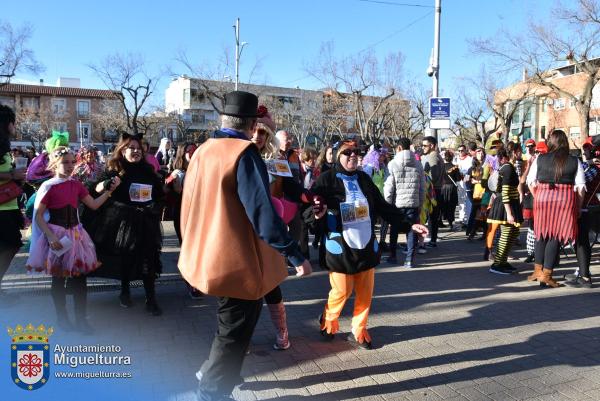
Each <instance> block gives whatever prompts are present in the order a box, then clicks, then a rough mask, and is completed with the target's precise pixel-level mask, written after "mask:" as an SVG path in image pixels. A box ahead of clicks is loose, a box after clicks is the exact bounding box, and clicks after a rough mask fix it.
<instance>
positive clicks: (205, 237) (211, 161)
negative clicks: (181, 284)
mask: <svg viewBox="0 0 600 401" xmlns="http://www.w3.org/2000/svg"><path fill="white" fill-rule="evenodd" d="M257 106H258V98H257V97H256V96H255V95H254V94H252V93H248V92H242V91H235V92H231V93H228V94H227V95H226V96H225V106H224V109H223V111H222V113H221V114H222V116H221V129H220V130H218V131H216V132H215V133H214V134H213V135H212V138H211V139H209V140H208V141H206V142H205V143H204V144H203V145H202V146H201V147H200V148H199V149H198V150H197V151H196V152H195V153H194V156H193V157H192V159H191V161H190V165H189V167H188V169H187V172H186V178H185V181H186V185H185V186H184V190H183V199H182V205H181V233H182V237H183V243H182V245H181V254H180V257H179V269H180V271H181V274H182V276H183V277H184V278H185V280H186V281H187V282H189V283H190V284H191V285H192V286H193V287H195V288H197V289H198V290H200V291H202V292H203V293H206V294H209V295H214V296H216V297H217V321H218V327H217V333H216V335H215V338H214V340H213V343H212V347H211V350H210V355H209V358H208V360H207V361H206V362H205V363H204V364H203V366H202V368H201V369H200V371H199V372H198V373H197V377H198V379H199V380H200V382H199V384H198V393H197V395H198V399H199V400H201V401H208V400H210V401H215V400H228V399H230V398H229V395H230V394H231V391H232V390H233V388H234V387H235V386H236V385H237V384H239V383H241V382H242V379H241V377H240V371H241V367H242V363H243V360H244V356H245V354H246V350H247V348H248V345H249V343H250V339H251V337H252V333H253V332H254V328H255V326H256V323H257V321H258V318H259V316H260V311H261V308H262V298H263V296H264V295H265V294H266V293H268V292H269V291H271V290H272V289H273V288H275V287H276V286H277V285H279V283H280V282H281V281H283V280H284V279H285V278H286V277H287V268H286V266H285V262H284V257H287V258H288V259H289V260H290V261H291V262H292V263H293V264H294V266H296V271H297V275H299V276H302V275H307V274H310V273H311V270H312V268H311V265H310V263H309V262H308V261H307V260H306V259H305V258H304V256H303V255H302V253H301V252H300V250H299V248H298V244H297V242H296V241H294V240H292V238H290V236H289V234H288V232H287V228H286V226H285V224H284V223H283V221H282V220H281V218H280V217H279V216H278V215H277V213H276V212H275V209H274V208H273V205H272V203H271V195H270V193H269V178H268V175H267V169H266V166H265V164H264V162H263V160H262V159H261V157H260V155H259V152H258V148H257V147H256V146H255V145H254V144H253V143H252V142H250V138H251V137H252V133H253V131H254V129H255V127H256V121H257Z"/></svg>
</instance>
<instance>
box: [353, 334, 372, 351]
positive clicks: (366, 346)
mask: <svg viewBox="0 0 600 401" xmlns="http://www.w3.org/2000/svg"><path fill="white" fill-rule="evenodd" d="M346 341H348V342H349V343H352V344H354V345H356V346H357V347H359V348H362V349H373V344H372V343H370V342H368V341H363V342H362V343H359V342H358V341H356V338H355V337H354V334H352V333H350V334H348V337H346Z"/></svg>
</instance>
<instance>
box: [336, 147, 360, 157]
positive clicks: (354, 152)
mask: <svg viewBox="0 0 600 401" xmlns="http://www.w3.org/2000/svg"><path fill="white" fill-rule="evenodd" d="M340 154H342V155H344V156H352V155H355V156H358V149H356V148H354V149H344V150H342V151H341V152H340Z"/></svg>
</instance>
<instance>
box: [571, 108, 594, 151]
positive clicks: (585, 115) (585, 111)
mask: <svg viewBox="0 0 600 401" xmlns="http://www.w3.org/2000/svg"><path fill="white" fill-rule="evenodd" d="M577 111H578V114H579V129H580V131H579V138H580V139H581V143H583V142H584V141H585V140H586V139H587V137H588V136H589V132H590V123H589V115H590V106H589V104H582V105H581V107H580V109H578V110H577ZM567 134H568V133H567Z"/></svg>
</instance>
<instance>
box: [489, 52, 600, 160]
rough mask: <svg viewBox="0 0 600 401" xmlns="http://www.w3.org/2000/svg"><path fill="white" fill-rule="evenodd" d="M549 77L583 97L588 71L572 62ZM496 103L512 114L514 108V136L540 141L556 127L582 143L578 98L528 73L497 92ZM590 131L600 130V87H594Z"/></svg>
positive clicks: (574, 144) (575, 143) (577, 144)
mask: <svg viewBox="0 0 600 401" xmlns="http://www.w3.org/2000/svg"><path fill="white" fill-rule="evenodd" d="M545 79H546V80H548V81H550V82H551V83H552V85H555V86H556V87H557V88H559V89H561V90H562V91H564V92H567V93H570V94H573V95H575V96H576V97H578V98H580V97H581V94H582V93H583V91H584V86H585V84H586V77H585V75H584V74H583V73H582V72H580V71H579V70H578V68H577V65H575V64H573V63H569V64H568V65H565V66H563V67H560V68H556V69H554V70H551V71H548V72H547V73H546V74H545ZM494 103H495V106H496V107H498V108H499V110H502V111H501V112H503V113H504V115H508V114H509V113H510V112H511V111H513V110H514V114H513V115H512V119H511V120H510V126H509V127H507V129H508V131H509V133H510V134H511V136H517V135H518V136H520V137H521V138H522V140H523V141H524V140H526V139H529V138H533V139H535V140H536V141H538V140H544V139H546V137H547V135H548V134H549V133H550V132H551V131H552V130H553V129H561V130H563V131H564V132H565V133H566V134H567V135H568V136H569V139H570V142H571V146H572V147H574V148H578V147H580V146H581V143H582V141H583V140H582V138H581V132H582V129H581V124H582V123H581V119H580V117H579V113H578V111H577V108H576V104H575V103H576V102H575V101H574V100H573V99H572V98H571V97H570V96H567V95H565V93H562V92H560V91H558V90H553V89H552V88H551V87H549V86H547V85H541V84H539V83H535V82H533V80H532V79H531V78H529V77H527V76H526V74H524V77H523V80H522V81H521V82H518V83H516V84H514V85H512V86H509V87H507V88H504V89H502V90H500V91H498V92H497V93H496V96H495V99H494ZM587 124H588V126H589V135H590V136H593V135H598V134H600V87H599V86H598V85H597V86H596V87H594V88H593V91H592V103H591V110H590V115H589V119H588V121H587Z"/></svg>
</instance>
